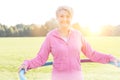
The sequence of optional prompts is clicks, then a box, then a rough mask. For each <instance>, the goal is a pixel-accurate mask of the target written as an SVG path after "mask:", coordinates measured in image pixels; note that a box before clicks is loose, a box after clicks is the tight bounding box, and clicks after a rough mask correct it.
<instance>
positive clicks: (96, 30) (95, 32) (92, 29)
mask: <svg viewBox="0 0 120 80" xmlns="http://www.w3.org/2000/svg"><path fill="white" fill-rule="evenodd" d="M90 33H91V34H92V35H99V34H100V33H101V27H100V26H91V27H90Z"/></svg>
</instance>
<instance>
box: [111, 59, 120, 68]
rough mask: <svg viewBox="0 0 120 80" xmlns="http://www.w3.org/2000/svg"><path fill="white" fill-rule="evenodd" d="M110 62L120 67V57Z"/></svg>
mask: <svg viewBox="0 0 120 80" xmlns="http://www.w3.org/2000/svg"><path fill="white" fill-rule="evenodd" d="M110 64H113V65H115V66H116V67H120V59H114V60H112V61H110Z"/></svg>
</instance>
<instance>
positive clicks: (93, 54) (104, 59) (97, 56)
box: [81, 37, 115, 64]
mask: <svg viewBox="0 0 120 80" xmlns="http://www.w3.org/2000/svg"><path fill="white" fill-rule="evenodd" d="M81 39H82V52H83V53H84V55H85V56H86V57H88V58H90V59H91V60H92V61H94V62H99V63H104V64H105V63H108V62H110V61H113V60H114V59H115V58H114V57H113V56H112V55H108V54H104V53H101V52H97V51H95V50H93V49H92V48H91V46H90V44H89V43H88V42H87V41H86V40H85V39H84V38H83V37H82V38H81Z"/></svg>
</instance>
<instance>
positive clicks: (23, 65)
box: [18, 64, 27, 73]
mask: <svg viewBox="0 0 120 80" xmlns="http://www.w3.org/2000/svg"><path fill="white" fill-rule="evenodd" d="M22 69H24V70H25V73H26V72H27V66H26V65H25V64H22V65H21V66H20V67H19V70H18V72H20V71H21V70H22Z"/></svg>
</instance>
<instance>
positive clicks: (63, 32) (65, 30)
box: [58, 28, 70, 37]
mask: <svg viewBox="0 0 120 80" xmlns="http://www.w3.org/2000/svg"><path fill="white" fill-rule="evenodd" d="M69 31H70V28H58V32H59V34H60V36H61V37H68V36H69Z"/></svg>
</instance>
